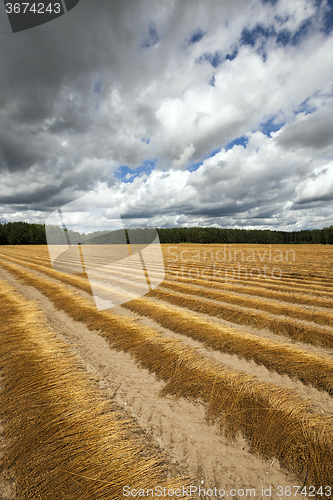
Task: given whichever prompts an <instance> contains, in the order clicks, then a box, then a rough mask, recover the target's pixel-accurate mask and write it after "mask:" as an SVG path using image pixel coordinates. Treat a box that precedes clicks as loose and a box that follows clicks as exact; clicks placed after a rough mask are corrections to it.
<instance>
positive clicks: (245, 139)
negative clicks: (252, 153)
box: [224, 135, 249, 151]
mask: <svg viewBox="0 0 333 500" xmlns="http://www.w3.org/2000/svg"><path fill="white" fill-rule="evenodd" d="M248 142H249V139H248V137H247V136H246V135H242V136H241V137H237V139H234V140H233V141H231V142H228V144H227V145H226V146H224V149H225V150H226V151H229V149H232V148H233V147H234V146H243V147H244V148H246V145H247V143H248Z"/></svg>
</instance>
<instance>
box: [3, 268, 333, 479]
mask: <svg viewBox="0 0 333 500" xmlns="http://www.w3.org/2000/svg"><path fill="white" fill-rule="evenodd" d="M5 267H6V268H7V269H8V270H10V271H11V272H12V273H13V274H14V275H15V276H17V277H20V278H24V279H25V281H26V283H27V284H30V285H32V286H35V287H36V288H37V289H38V290H40V291H41V292H42V293H44V294H45V295H46V296H47V297H48V298H49V299H50V300H51V301H52V302H53V303H54V305H55V306H56V307H58V308H59V309H61V310H64V311H65V312H67V313H68V314H69V315H70V316H71V317H72V318H73V319H76V320H78V321H81V322H83V323H84V324H86V325H87V327H88V328H89V329H91V330H99V331H100V333H101V334H102V335H103V337H105V339H106V340H107V341H109V342H110V343H111V344H112V346H113V347H114V348H116V349H119V350H123V351H126V352H129V353H131V354H132V355H133V356H134V357H135V359H136V360H137V361H138V362H139V363H140V364H141V366H143V367H144V368H147V369H148V370H149V371H150V372H153V373H155V374H156V375H157V377H158V378H160V379H163V380H164V381H165V382H166V385H165V387H164V390H163V394H174V395H177V396H183V397H186V398H188V399H199V400H201V401H203V402H204V403H206V405H207V417H208V418H209V419H210V420H213V421H217V422H219V423H220V425H221V429H223V430H224V431H225V432H226V434H227V435H229V436H235V435H236V434H237V432H242V433H243V435H245V437H246V438H247V439H248V441H249V443H250V446H251V449H252V451H253V452H259V453H260V454H261V455H262V456H264V457H266V458H277V459H278V460H279V461H280V463H281V464H282V465H283V466H284V467H286V468H287V469H288V470H289V471H291V472H293V473H295V474H296V476H297V478H298V481H299V482H300V483H301V484H306V485H315V486H316V488H317V487H318V488H319V487H320V486H322V485H327V484H329V482H330V480H331V478H332V477H333V418H332V417H331V416H327V415H324V414H320V415H318V414H316V413H314V412H313V411H311V408H310V407H309V406H308V403H306V402H305V401H304V400H302V399H301V398H299V397H298V396H297V395H296V394H295V393H294V392H293V391H291V390H288V389H284V388H281V387H278V386H274V385H272V384H268V383H263V382H259V381H258V380H257V379H256V378H255V377H251V376H249V375H245V374H244V373H242V372H237V371H233V370H230V369H226V368H224V367H223V366H221V365H219V364H215V363H213V362H212V361H211V360H209V359H207V358H204V357H201V356H200V355H199V354H198V353H197V352H196V350H195V349H192V348H190V347H189V346H188V345H187V344H184V343H183V342H181V341H179V340H175V339H170V338H165V337H164V336H163V335H161V334H159V333H157V332H156V331H155V330H153V329H150V328H147V327H143V326H141V325H134V324H133V322H132V321H130V320H129V319H127V318H124V317H121V316H118V315H115V314H114V313H112V312H111V311H102V312H98V311H97V310H96V309H95V307H94V306H93V305H92V303H91V301H90V300H89V299H85V298H83V297H78V296H77V295H75V294H74V293H73V292H71V291H70V290H69V289H67V288H66V287H65V286H63V285H60V284H57V283H53V282H51V281H49V280H47V279H42V278H40V277H38V276H35V275H32V274H31V273H29V272H26V271H24V270H22V269H20V268H19V266H15V265H12V264H6V265H5Z"/></svg>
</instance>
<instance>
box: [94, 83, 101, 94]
mask: <svg viewBox="0 0 333 500" xmlns="http://www.w3.org/2000/svg"><path fill="white" fill-rule="evenodd" d="M101 91H102V82H101V81H98V82H96V83H95V86H94V93H95V94H100V93H101Z"/></svg>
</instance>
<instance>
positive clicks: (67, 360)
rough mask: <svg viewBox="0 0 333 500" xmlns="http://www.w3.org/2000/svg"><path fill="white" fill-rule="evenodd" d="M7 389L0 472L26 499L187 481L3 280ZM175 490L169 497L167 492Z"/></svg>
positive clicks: (106, 495) (111, 493)
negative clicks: (170, 476)
mask: <svg viewBox="0 0 333 500" xmlns="http://www.w3.org/2000/svg"><path fill="white" fill-rule="evenodd" d="M0 286H1V289H0V301H1V335H0V360H1V361H0V370H1V372H2V375H3V379H4V389H3V391H2V393H1V394H0V401H1V413H2V415H1V416H2V417H3V418H4V419H5V421H6V422H7V425H6V439H7V442H8V443H9V444H8V446H7V448H6V454H5V457H4V459H3V461H2V463H1V468H0V471H7V473H9V471H10V474H11V475H13V476H14V477H15V481H16V487H17V498H18V499H34V500H38V499H43V500H44V499H45V500H47V499H50V500H51V499H52V500H54V499H66V500H72V499H73V500H74V499H77V500H84V499H86V500H92V499H101V500H102V499H105V500H106V499H108V500H110V499H115V500H116V499H117V500H118V499H119V498H122V497H123V488H124V487H125V486H130V487H131V488H135V489H136V490H137V491H139V490H141V495H142V491H144V492H145V494H146V492H147V489H152V488H155V487H156V486H159V487H161V488H164V487H166V489H169V488H170V489H172V488H173V489H176V488H180V489H181V488H182V486H183V485H184V486H186V484H188V480H186V479H184V480H181V479H175V480H167V479H166V477H165V476H166V471H165V467H164V465H163V462H162V459H161V457H158V456H157V454H156V453H155V452H154V451H153V449H152V447H151V445H150V444H149V442H147V441H146V439H144V437H143V436H144V435H143V433H141V434H140V432H138V428H137V426H135V423H134V422H133V421H132V420H130V419H129V418H127V417H126V418H125V417H124V415H123V414H121V413H120V412H119V410H117V409H115V408H114V406H112V405H111V404H110V402H106V401H104V400H103V398H102V395H101V394H98V392H96V389H95V390H94V389H93V388H92V381H91V380H90V379H89V378H88V376H87V375H86V374H85V372H83V370H82V369H81V367H80V366H79V365H78V362H77V360H76V358H75V357H74V356H73V355H71V354H70V352H69V348H68V346H67V345H66V344H64V343H63V342H62V341H60V340H59V339H58V338H56V337H55V335H54V334H53V333H52V332H50V331H49V330H48V328H47V325H46V322H45V320H44V318H43V316H42V315H41V313H40V312H39V311H38V310H37V309H36V307H35V305H34V303H33V302H31V301H28V300H24V299H23V297H22V296H20V295H19V294H18V293H17V292H15V290H14V289H13V287H11V286H9V285H8V283H6V282H5V281H3V280H1V281H0ZM167 497H168V496H167V495H165V496H162V498H167Z"/></svg>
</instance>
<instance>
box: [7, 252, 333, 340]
mask: <svg viewBox="0 0 333 500" xmlns="http://www.w3.org/2000/svg"><path fill="white" fill-rule="evenodd" d="M6 260H7V261H11V262H17V263H20V260H19V259H15V258H10V257H6ZM24 265H25V266H26V267H28V268H30V269H33V270H35V271H38V272H43V273H44V274H46V275H48V276H50V277H53V278H55V279H58V280H60V281H62V282H64V283H68V284H70V285H72V286H75V287H77V288H79V289H81V290H84V291H86V292H88V293H91V288H90V285H89V282H88V281H87V280H86V279H84V278H82V277H78V276H70V275H67V274H65V273H61V272H59V271H55V270H53V269H51V268H48V267H46V266H39V265H37V264H32V263H24ZM167 285H168V282H167ZM131 286H135V283H131ZM172 286H173V287H174V288H176V289H177V288H178V289H184V290H186V292H188V291H190V292H191V291H192V290H193V288H191V287H186V286H185V285H180V284H174V285H172ZM201 293H203V294H208V295H209V294H210V292H209V291H208V292H207V291H201ZM214 293H216V294H218V293H220V292H214ZM221 294H222V292H221ZM222 295H223V294H222ZM230 295H231V294H230ZM150 296H152V297H155V298H158V299H161V300H164V301H166V302H169V303H171V304H175V305H178V306H181V307H186V308H188V309H191V310H193V311H196V312H199V313H204V314H209V315H210V316H216V317H218V318H221V319H224V320H226V321H230V322H232V323H236V324H239V325H248V326H251V327H254V328H268V329H269V330H271V331H272V332H273V333H275V334H277V335H283V336H288V337H290V338H292V339H295V340H298V341H302V342H306V343H309V344H313V345H316V346H325V347H329V348H332V347H333V333H332V330H330V329H328V328H325V327H321V326H320V325H317V324H314V323H312V324H310V323H305V322H304V323H303V322H301V321H295V320H293V319H292V318H289V317H285V316H284V317H278V316H275V315H274V314H271V313H267V312H264V311H258V310H254V309H252V308H249V309H247V310H246V309H242V308H239V306H237V305H235V304H230V303H227V302H225V303H220V304H218V303H216V302H213V301H211V300H209V299H205V298H201V297H196V298H194V297H192V296H191V295H188V294H187V295H185V294H184V293H176V292H171V291H166V290H163V289H161V288H158V289H157V290H154V291H153V292H151V293H150ZM251 300H252V299H251ZM259 302H260V301H259ZM272 307H273V305H272Z"/></svg>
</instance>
